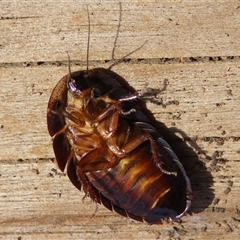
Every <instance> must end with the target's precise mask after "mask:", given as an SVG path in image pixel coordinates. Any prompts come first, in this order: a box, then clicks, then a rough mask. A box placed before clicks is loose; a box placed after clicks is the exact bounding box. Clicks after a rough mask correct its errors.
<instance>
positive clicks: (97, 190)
mask: <svg viewBox="0 0 240 240" xmlns="http://www.w3.org/2000/svg"><path fill="white" fill-rule="evenodd" d="M88 19H89V12H88ZM88 31H89V34H88V48H87V69H86V70H81V71H76V72H72V73H71V71H70V67H69V74H67V75H66V76H64V77H63V78H62V79H61V80H60V81H59V82H58V83H57V85H56V86H55V88H54V89H53V91H52V94H51V96H50V99H49V103H48V109H47V125H48V131H49V134H50V136H51V137H52V138H53V149H54V153H55V157H56V161H57V164H58V166H59V168H60V170H61V171H64V170H65V169H66V172H67V175H68V177H69V179H70V180H71V182H72V183H73V185H74V186H75V187H76V188H77V189H79V190H83V191H84V193H85V197H90V198H91V199H92V201H93V202H95V203H96V204H103V205H104V206H105V207H106V208H108V209H110V210H114V211H115V212H117V213H119V214H121V215H123V216H125V217H129V218H132V219H134V220H138V221H144V222H147V223H150V224H161V223H162V222H163V221H177V220H179V219H180V218H181V217H182V216H183V215H184V214H185V213H186V212H187V211H188V210H189V208H190V205H191V198H192V197H191V196H192V190H191V184H190V181H189V178H188V177H187V175H186V172H185V170H184V168H183V166H182V164H181V163H180V161H179V159H178V157H177V156H176V154H175V153H174V152H173V150H172V149H171V147H170V146H169V144H168V143H167V142H166V141H165V140H164V139H163V138H162V137H161V135H160V134H159V133H158V131H157V130H156V129H155V128H154V127H153V124H152V123H151V121H150V120H149V118H148V117H147V115H146V114H145V113H144V111H143V107H142V105H141V104H140V101H141V96H140V94H138V93H137V91H135V90H133V88H131V87H130V85H128V84H127V82H126V80H125V79H123V78H122V77H121V76H119V75H118V74H117V73H115V72H113V71H112V70H110V69H105V68H94V69H88V52H89V38H90V19H89V28H88ZM69 62H70V60H69ZM69 64H70V63H69Z"/></svg>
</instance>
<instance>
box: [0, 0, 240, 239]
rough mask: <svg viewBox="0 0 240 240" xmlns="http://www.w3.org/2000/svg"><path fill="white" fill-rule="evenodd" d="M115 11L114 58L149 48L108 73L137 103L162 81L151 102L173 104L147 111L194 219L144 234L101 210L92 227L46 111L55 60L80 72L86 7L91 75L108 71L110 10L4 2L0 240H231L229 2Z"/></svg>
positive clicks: (234, 196)
mask: <svg viewBox="0 0 240 240" xmlns="http://www.w3.org/2000/svg"><path fill="white" fill-rule="evenodd" d="M121 2H122V11H121V12H122V21H121V23H120V32H119V37H118V41H117V44H116V48H115V50H116V57H117V58H121V57H122V56H124V55H125V54H127V53H129V52H131V51H133V50H135V49H137V48H138V47H139V46H141V45H142V44H143V43H144V42H145V40H148V42H147V43H146V44H145V45H144V46H143V47H142V48H141V49H139V50H138V51H135V52H134V53H133V55H131V57H130V58H131V61H129V62H126V63H122V64H119V65H117V66H115V67H114V68H113V70H114V71H116V72H117V73H118V74H120V75H122V76H123V77H125V78H126V79H127V80H128V81H129V83H130V84H131V85H132V86H134V87H135V88H136V89H137V90H139V91H145V90H146V89H147V88H148V87H149V88H156V89H161V88H162V86H163V82H164V80H168V82H169V84H168V86H167V89H166V90H165V91H163V92H162V93H161V95H158V96H157V97H158V98H157V100H159V99H160V98H162V100H163V102H164V103H167V102H169V101H175V102H178V104H171V105H168V106H167V107H166V108H163V107H162V106H161V105H156V104H154V103H152V102H148V103H147V105H148V107H149V109H150V110H151V111H152V113H153V114H154V117H155V118H156V119H157V120H158V121H161V122H163V123H164V124H165V125H166V126H167V127H168V128H169V129H166V127H165V126H164V125H163V124H160V125H159V129H160V130H161V132H162V134H163V135H164V136H165V138H166V139H167V140H168V141H169V143H170V144H171V146H172V147H173V149H174V150H175V151H176V153H177V154H178V156H179V157H180V159H181V161H182V162H183V164H184V166H185V168H186V170H187V172H188V175H189V177H190V179H191V182H192V186H193V193H194V201H193V205H192V216H191V215H188V216H185V217H184V218H183V223H180V224H179V223H173V224H165V225H163V226H149V225H146V224H143V223H138V222H135V221H133V220H126V219H125V218H123V217H121V216H118V215H117V214H116V213H112V212H109V211H108V210H106V209H105V208H104V207H99V210H98V212H97V214H96V216H94V217H93V218H91V216H92V214H93V213H94V210H95V206H94V204H92V203H91V202H89V201H88V200H86V201H85V202H84V203H82V201H81V198H82V197H83V193H82V192H79V191H77V190H76V189H75V188H74V187H73V186H72V184H71V183H70V182H69V180H68V178H67V177H66V176H65V175H64V174H62V173H61V172H60V171H59V170H57V168H56V166H55V165H54V163H53V162H52V161H53V158H54V155H53V151H52V146H51V139H50V137H49V135H48V133H47V128H46V107H47V102H48V99H49V96H50V93H51V91H52V89H53V87H54V86H55V84H56V83H57V81H58V80H59V79H60V78H61V77H62V76H63V75H65V74H66V73H67V71H68V70H67V61H66V60H67V56H66V53H65V51H69V53H70V55H71V59H73V60H74V61H73V62H72V64H71V65H72V70H78V69H84V68H85V66H84V64H85V61H86V39H87V26H88V22H87V11H86V5H87V4H89V9H90V13H91V45H90V60H91V62H90V64H91V66H89V67H90V68H91V67H96V66H98V67H100V66H103V67H108V66H109V63H106V64H104V63H103V62H102V60H110V59H111V54H112V49H113V45H114V44H113V43H114V39H115V36H116V30H117V26H118V24H119V3H118V1H102V2H100V1H85V2H83V1H82V2H81V3H79V2H77V1H70V2H69V1H57V2H54V1H52V2H48V3H46V2H41V1H38V2H37V1H25V2H24V3H22V2H20V1H5V2H1V9H0V16H1V19H0V21H1V24H0V45H1V46H0V51H1V60H0V73H1V83H0V86H1V87H0V102H1V104H0V139H1V140H2V141H1V142H0V213H1V214H0V238H2V239H16V238H18V239H68V238H71V239H103V238H105V239H237V238H238V236H239V234H240V229H239V221H240V210H239V194H240V191H239V190H240V174H239V170H238V169H239V164H240V145H239V141H240V130H239V123H240V116H239V112H240V80H239V75H240V67H239V66H240V58H239V56H240V47H239V46H240V44H239V35H240V30H239V29H240V28H239V26H240V17H239V16H240V15H239V10H240V8H239V1H231V2H229V1H217V2H216V1H215V2H211V3H209V2H196V1H174V2H170V1H167V2H166V1H163V2H162V3H154V2H153V1H141V2H132V1H131V2H129V1H121ZM215 56H220V58H214V57H215ZM232 56H235V57H232ZM191 57H194V58H191ZM164 58H167V59H164ZM171 58H172V59H171ZM76 60H80V61H79V62H77V61H76ZM59 61H61V62H59ZM28 62H32V63H28ZM155 100H156V99H155Z"/></svg>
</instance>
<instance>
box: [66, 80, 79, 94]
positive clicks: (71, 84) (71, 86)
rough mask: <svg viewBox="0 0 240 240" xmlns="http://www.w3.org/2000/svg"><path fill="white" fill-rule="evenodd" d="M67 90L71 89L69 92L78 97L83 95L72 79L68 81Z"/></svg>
mask: <svg viewBox="0 0 240 240" xmlns="http://www.w3.org/2000/svg"><path fill="white" fill-rule="evenodd" d="M67 88H68V89H69V91H71V92H72V93H74V94H76V95H79V94H80V93H81V91H80V90H79V89H77V87H76V81H75V80H74V79H72V78H68V79H67Z"/></svg>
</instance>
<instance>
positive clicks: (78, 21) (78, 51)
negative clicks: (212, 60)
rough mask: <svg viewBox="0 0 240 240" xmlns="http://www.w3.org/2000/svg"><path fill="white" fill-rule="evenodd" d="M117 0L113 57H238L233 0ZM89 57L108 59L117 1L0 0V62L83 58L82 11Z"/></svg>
mask: <svg viewBox="0 0 240 240" xmlns="http://www.w3.org/2000/svg"><path fill="white" fill-rule="evenodd" d="M121 2H122V12H121V13H122V21H121V23H120V32H119V39H118V42H117V46H116V47H117V48H116V56H117V57H118V58H121V57H122V56H123V55H125V54H127V53H129V52H130V51H132V50H134V49H136V48H137V47H139V46H141V45H142V44H143V43H144V42H145V41H148V42H147V43H146V44H145V46H144V47H143V48H142V49H141V50H139V51H137V52H135V53H134V54H133V56H132V57H133V58H159V57H167V58H172V57H177V58H182V57H196V56H197V57H198V56H211V57H214V56H239V55H240V45H239V35H240V18H239V15H240V13H239V12H240V8H239V1H237V0H232V1H213V2H206V1H204V2H196V1H174V2H171V1H162V2H158V3H157V2H154V1H149V2H148V1H143V2H135V1H131V3H130V2H129V1H121ZM87 4H88V5H89V11H90V13H91V46H90V49H91V55H90V59H91V60H99V59H102V60H107V59H108V60H109V59H111V53H112V48H113V43H114V41H113V39H114V37H115V35H116V30H117V26H118V24H119V1H101V2H99V1H86V2H81V3H80V2H79V1H69V2H68V1H58V2H55V1H51V2H46V1H42V2H41V1H40V2H39V1H36V0H32V1H27V2H24V3H23V2H21V1H6V2H2V3H1V9H0V11H1V12H0V14H1V17H2V19H1V25H0V39H1V60H0V61H1V62H7V63H8V62H28V61H59V60H63V59H66V54H65V52H66V51H69V52H70V53H71V56H72V59H78V60H82V61H83V60H84V61H85V59H86V40H87V29H88V20H87V11H86V5H87Z"/></svg>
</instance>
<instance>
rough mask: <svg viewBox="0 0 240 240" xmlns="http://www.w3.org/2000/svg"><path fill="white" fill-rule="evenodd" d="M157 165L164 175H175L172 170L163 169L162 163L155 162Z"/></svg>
mask: <svg viewBox="0 0 240 240" xmlns="http://www.w3.org/2000/svg"><path fill="white" fill-rule="evenodd" d="M157 167H158V168H159V169H160V170H161V171H162V172H163V173H164V174H166V175H174V176H175V177H176V176H177V172H172V171H168V170H165V169H164V168H163V167H162V164H161V163H158V164H157Z"/></svg>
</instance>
